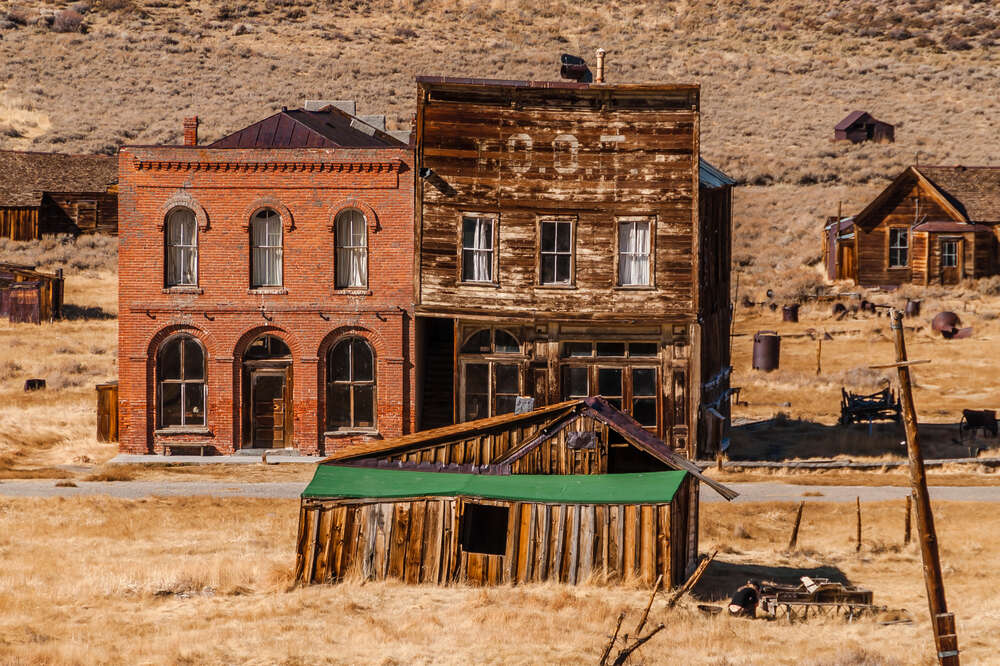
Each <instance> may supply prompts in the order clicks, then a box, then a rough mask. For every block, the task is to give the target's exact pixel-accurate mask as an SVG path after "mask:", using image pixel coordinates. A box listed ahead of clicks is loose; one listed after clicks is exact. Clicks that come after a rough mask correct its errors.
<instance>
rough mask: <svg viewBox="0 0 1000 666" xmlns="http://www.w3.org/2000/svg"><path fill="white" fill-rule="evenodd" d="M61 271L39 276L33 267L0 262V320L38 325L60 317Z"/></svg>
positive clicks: (61, 299) (61, 303)
mask: <svg viewBox="0 0 1000 666" xmlns="http://www.w3.org/2000/svg"><path fill="white" fill-rule="evenodd" d="M63 291H64V289H63V275H62V269H61V268H60V269H58V270H56V272H55V273H42V272H39V271H36V270H35V269H34V267H33V266H19V265H17V264H2V263H0V317H6V318H7V319H8V320H9V321H10V323H12V324H18V323H30V324H40V323H42V322H43V321H52V320H53V319H58V318H59V317H61V316H62V305H63Z"/></svg>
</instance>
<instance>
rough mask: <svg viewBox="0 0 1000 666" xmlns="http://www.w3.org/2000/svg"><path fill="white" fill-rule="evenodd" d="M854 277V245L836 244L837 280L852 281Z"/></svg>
mask: <svg viewBox="0 0 1000 666" xmlns="http://www.w3.org/2000/svg"><path fill="white" fill-rule="evenodd" d="M854 276H855V261H854V245H850V244H848V243H837V279H838V280H853V279H855V278H854Z"/></svg>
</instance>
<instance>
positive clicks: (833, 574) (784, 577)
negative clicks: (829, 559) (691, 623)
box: [691, 559, 850, 602]
mask: <svg viewBox="0 0 1000 666" xmlns="http://www.w3.org/2000/svg"><path fill="white" fill-rule="evenodd" d="M803 576H809V577H810V578H826V579H828V580H830V581H832V582H834V583H843V584H844V585H850V580H848V578H847V576H846V575H845V574H844V572H843V571H841V570H840V569H838V568H837V567H832V566H822V567H801V568H799V567H777V566H766V565H762V564H734V563H731V562H722V561H720V560H719V559H715V560H713V561H712V563H711V564H710V565H708V569H706V570H705V574H704V575H703V576H702V577H701V580H699V581H698V584H697V585H695V586H694V589H693V590H691V596H692V597H693V598H695V599H697V600H698V601H708V602H718V601H728V600H729V599H731V598H732V596H733V593H734V592H736V590H737V589H738V588H739V587H740V586H741V585H743V583H745V582H747V581H748V580H751V579H753V580H757V581H762V580H766V581H771V582H773V583H782V584H786V585H798V584H799V583H800V582H801V578H802V577H803Z"/></svg>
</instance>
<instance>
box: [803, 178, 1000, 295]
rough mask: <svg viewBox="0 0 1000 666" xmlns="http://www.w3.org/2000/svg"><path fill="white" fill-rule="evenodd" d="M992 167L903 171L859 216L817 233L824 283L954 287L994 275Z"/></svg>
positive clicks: (997, 210) (999, 199)
mask: <svg viewBox="0 0 1000 666" xmlns="http://www.w3.org/2000/svg"><path fill="white" fill-rule="evenodd" d="M998 228H1000V167H964V166H953V167H942V166H923V165H920V166H911V167H909V168H908V169H906V170H905V171H903V173H901V174H900V175H899V176H897V177H896V178H895V180H893V181H892V183H890V184H889V186H888V187H886V188H885V190H883V191H882V192H881V193H880V194H879V195H878V196H877V197H875V199H874V200H872V202H871V203H869V204H868V205H867V206H866V207H865V208H864V210H862V211H861V212H860V213H858V214H856V215H854V216H852V217H848V218H843V219H840V220H836V219H833V218H831V220H829V221H828V222H827V224H826V226H825V227H824V232H823V246H824V257H825V260H826V269H827V275H828V277H830V279H850V280H854V281H855V282H856V283H858V284H860V285H863V286H896V285H900V284H921V285H929V284H943V285H948V284H956V283H958V282H959V281H961V280H963V279H966V278H982V277H988V276H991V275H996V274H997V272H998V271H1000V257H998V242H997V239H998Z"/></svg>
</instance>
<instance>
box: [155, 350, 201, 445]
mask: <svg viewBox="0 0 1000 666" xmlns="http://www.w3.org/2000/svg"><path fill="white" fill-rule="evenodd" d="M185 340H192V341H194V343H195V344H197V345H198V347H199V348H200V349H201V374H202V378H201V379H200V380H191V379H186V378H185V377H184V374H185V365H186V363H185V358H184V355H185V353H186V352H185V351H184V347H185V345H184V341H185ZM171 344H178V345H180V350H179V351H178V363H179V367H180V375H181V377H180V378H179V379H164V378H163V377H162V376H161V375H162V372H163V371H162V369H161V365H162V361H161V359H162V357H163V353H164V351H165V350H166V348H167V346H168V345H171ZM155 376H156V418H155V422H156V429H157V430H161V431H171V432H183V431H191V430H197V431H201V430H205V429H206V428H207V427H208V352H207V350H206V349H205V345H204V344H203V343H202V341H201V340H199V339H198V338H197V337H196V336H194V335H191V334H190V333H178V334H176V335H171V336H170V337H168V338H167V339H166V340H164V341H163V342H162V343H160V345H159V346H158V347H157V350H156V358H155ZM164 384H178V385H180V405H181V409H180V412H181V422H180V424H174V425H164V423H163V416H164V409H163V385H164ZM189 384H194V385H199V386H200V387H201V405H202V415H201V423H187V414H186V409H185V404H186V399H187V386H188V385H189Z"/></svg>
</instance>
